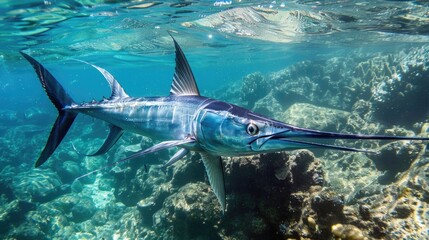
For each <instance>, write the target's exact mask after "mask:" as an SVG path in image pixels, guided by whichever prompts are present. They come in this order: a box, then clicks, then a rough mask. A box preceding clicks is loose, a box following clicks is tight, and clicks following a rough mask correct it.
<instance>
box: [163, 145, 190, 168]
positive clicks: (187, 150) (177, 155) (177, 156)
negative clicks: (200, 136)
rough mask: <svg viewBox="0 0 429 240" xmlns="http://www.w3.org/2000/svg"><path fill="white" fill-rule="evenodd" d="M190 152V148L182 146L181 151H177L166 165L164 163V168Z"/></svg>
mask: <svg viewBox="0 0 429 240" xmlns="http://www.w3.org/2000/svg"><path fill="white" fill-rule="evenodd" d="M188 153H189V149H186V148H182V149H180V150H179V151H177V152H176V153H175V154H174V155H173V156H172V157H171V158H170V160H168V162H166V163H165V164H164V165H162V168H163V169H165V168H167V167H169V166H171V165H173V164H174V163H175V162H177V161H179V160H180V159H182V158H183V157H185V156H186V154H188Z"/></svg>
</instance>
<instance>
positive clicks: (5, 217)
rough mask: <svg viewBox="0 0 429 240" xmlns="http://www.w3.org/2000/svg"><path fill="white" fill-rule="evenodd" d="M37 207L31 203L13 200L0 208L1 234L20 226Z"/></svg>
mask: <svg viewBox="0 0 429 240" xmlns="http://www.w3.org/2000/svg"><path fill="white" fill-rule="evenodd" d="M35 208H36V207H35V205H34V204H32V203H30V202H25V201H20V200H13V201H11V202H9V203H7V204H2V205H1V206H0V213H1V214H0V234H2V233H6V232H8V231H9V230H10V229H11V226H12V225H19V224H20V223H21V222H22V221H23V220H24V219H25V215H26V214H27V213H28V212H29V211H31V210H34V209H35Z"/></svg>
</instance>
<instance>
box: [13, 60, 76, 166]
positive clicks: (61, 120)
mask: <svg viewBox="0 0 429 240" xmlns="http://www.w3.org/2000/svg"><path fill="white" fill-rule="evenodd" d="M21 54H22V56H24V58H25V59H27V60H28V62H30V64H31V65H32V66H33V68H34V70H35V71H36V74H37V76H38V77H39V79H40V83H42V87H43V89H45V92H46V94H47V95H48V97H49V99H51V102H52V103H53V104H54V105H55V107H56V108H57V110H58V113H59V116H58V117H57V120H56V121H55V123H54V126H53V127H52V130H51V133H50V134H49V138H48V142H47V143H46V146H45V148H44V149H43V151H42V153H41V154H40V157H39V159H37V161H36V164H35V166H36V167H39V166H40V165H42V164H43V163H44V162H46V160H48V158H49V157H50V156H51V155H52V153H53V152H54V151H55V149H56V148H57V147H58V145H59V144H60V143H61V141H62V140H63V138H64V136H65V135H66V134H67V132H68V130H69V129H70V126H71V125H72V123H73V121H74V119H75V118H76V116H77V113H74V112H68V111H65V110H64V107H66V106H70V105H72V104H74V101H73V99H72V98H71V97H70V96H69V95H68V94H67V93H66V91H65V90H64V88H63V86H61V84H60V83H59V82H58V81H57V80H56V79H55V78H54V76H52V74H51V73H50V72H49V71H48V70H46V68H45V67H43V66H42V64H40V63H39V62H37V61H36V60H35V59H34V58H32V57H30V56H29V55H27V54H25V53H23V52H21Z"/></svg>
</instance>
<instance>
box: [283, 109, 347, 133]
mask: <svg viewBox="0 0 429 240" xmlns="http://www.w3.org/2000/svg"><path fill="white" fill-rule="evenodd" d="M349 114H350V113H348V112H345V111H341V110H335V109H330V108H325V107H318V106H314V105H311V104H307V103H296V104H293V105H292V106H290V107H289V108H288V109H287V110H286V112H284V114H283V116H282V118H281V119H282V120H283V121H284V122H287V123H289V124H291V125H295V126H299V127H305V128H311V129H317V130H321V131H331V132H338V131H339V130H341V129H342V128H343V127H344V125H345V124H346V122H347V118H348V116H349Z"/></svg>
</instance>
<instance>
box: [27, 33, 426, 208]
mask: <svg viewBox="0 0 429 240" xmlns="http://www.w3.org/2000/svg"><path fill="white" fill-rule="evenodd" d="M171 37H172V39H173V43H174V46H175V61H176V66H175V73H174V75H173V82H172V84H171V90H170V94H169V95H168V96H165V97H139V98H136V97H130V96H129V95H128V94H127V93H126V92H125V90H124V89H123V88H122V86H121V85H120V84H119V82H118V81H117V80H116V79H115V78H114V77H113V76H112V75H111V74H110V73H109V72H108V71H106V70H105V69H103V68H101V67H98V66H96V65H92V64H90V65H91V66H93V67H94V68H96V69H97V70H98V71H99V72H100V73H101V74H102V75H103V76H104V78H105V79H106V80H107V81H108V83H109V85H110V88H111V91H112V92H111V95H110V97H109V98H105V99H103V100H101V101H92V102H89V103H82V104H78V103H76V102H75V101H73V99H72V98H71V97H70V95H69V94H68V93H67V92H66V91H65V90H64V88H63V87H62V86H61V84H60V83H59V82H58V81H57V80H56V79H55V78H54V76H53V75H52V74H51V73H50V72H49V71H48V70H47V69H46V68H45V67H44V66H43V65H42V64H40V63H39V62H37V61H36V60H35V59H34V58H32V57H31V56H29V55H28V54H26V53H24V52H21V54H22V55H23V56H24V58H25V59H27V60H28V61H29V63H30V64H31V65H32V67H33V68H34V70H35V72H36V74H37V76H38V78H39V80H40V82H41V84H42V87H43V89H44V90H45V92H46V94H47V95H48V97H49V99H50V100H51V101H52V103H53V104H54V105H55V107H56V109H57V110H58V117H57V119H56V121H55V123H54V126H53V127H52V130H51V132H50V134H49V138H48V141H47V143H46V146H45V147H44V149H43V151H42V153H41V154H40V157H39V158H38V160H37V161H36V164H35V167H39V166H41V165H42V164H43V163H45V162H46V161H47V160H48V159H49V157H50V156H51V155H52V153H53V152H54V151H55V149H56V148H57V147H58V145H59V144H60V143H61V141H62V140H63V138H64V136H65V135H66V134H67V131H68V130H69V128H70V127H71V125H72V124H73V121H74V120H75V118H76V116H77V115H78V114H79V113H82V114H86V115H89V116H92V117H94V118H98V119H101V120H103V121H106V122H107V123H109V126H110V131H109V134H108V136H107V138H106V140H105V141H104V143H103V144H102V146H101V147H100V148H99V150H98V151H96V152H95V153H92V154H88V155H89V156H96V155H101V154H104V153H106V152H107V151H108V150H109V149H110V148H111V147H112V146H113V145H114V144H115V143H116V142H117V141H118V139H119V138H120V137H121V135H122V134H123V132H124V131H129V132H133V133H137V134H141V135H144V136H148V137H150V138H152V139H154V140H157V141H159V143H158V144H155V145H154V146H152V147H150V148H148V149H144V150H141V151H140V152H137V153H135V154H132V155H130V156H128V157H126V158H125V159H122V160H120V161H118V162H121V161H126V160H130V159H133V158H137V157H141V156H143V155H145V154H149V153H153V152H156V151H160V150H163V149H168V148H173V147H175V148H177V152H176V153H175V154H174V155H173V156H172V157H171V158H170V159H169V160H168V161H167V162H166V163H165V164H164V167H166V166H170V165H172V164H174V163H175V162H176V161H178V160H180V159H182V158H183V157H185V156H186V155H188V154H189V153H190V152H198V153H199V154H200V156H201V159H202V162H203V164H204V167H205V170H206V173H207V176H208V179H209V183H210V186H211V188H212V190H213V192H214V194H215V196H216V198H217V200H218V201H219V203H220V206H221V209H222V211H223V212H224V211H225V209H226V198H225V183H224V170H223V162H222V157H225V156H245V155H255V154H260V153H269V152H278V151H287V150H296V149H302V148H326V149H337V150H342V151H355V152H373V151H371V150H366V149H356V148H350V147H345V146H336V145H330V144H326V143H323V142H321V141H317V140H320V139H322V140H323V139H376V140H424V141H426V140H429V137H405V136H387V135H362V134H343V133H335V132H326V131H318V130H313V129H307V128H301V127H297V126H293V125H290V124H286V123H283V122H280V121H277V120H274V119H271V118H268V117H266V116H263V115H260V114H257V113H254V112H252V111H250V110H248V109H245V108H242V107H239V106H236V105H233V104H231V103H227V102H223V101H219V100H216V99H212V98H207V97H204V96H201V95H200V91H199V90H198V87H197V84H196V81H195V78H194V74H193V73H192V70H191V67H190V66H189V63H188V61H187V59H186V57H185V55H184V53H183V51H182V49H181V48H180V46H179V44H178V43H177V41H176V40H175V39H174V38H173V36H171ZM88 64H89V63H88Z"/></svg>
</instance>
